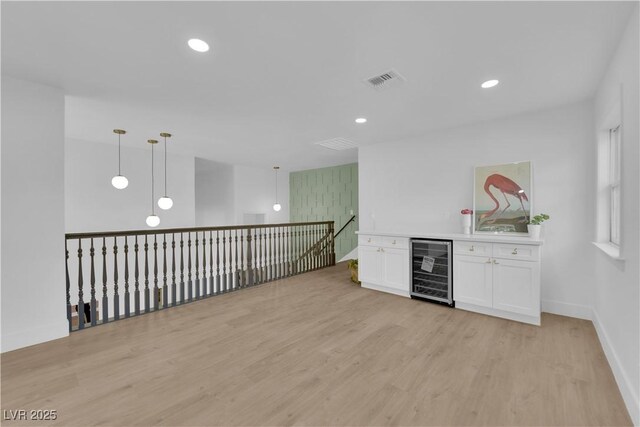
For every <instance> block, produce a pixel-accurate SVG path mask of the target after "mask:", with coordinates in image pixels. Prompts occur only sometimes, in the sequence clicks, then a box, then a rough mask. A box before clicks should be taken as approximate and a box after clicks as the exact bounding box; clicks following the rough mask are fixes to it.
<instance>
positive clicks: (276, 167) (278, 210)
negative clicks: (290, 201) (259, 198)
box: [273, 166, 282, 212]
mask: <svg viewBox="0 0 640 427" xmlns="http://www.w3.org/2000/svg"><path fill="white" fill-rule="evenodd" d="M278 169H280V166H274V167H273V170H275V171H276V202H275V204H274V205H273V210H274V211H276V212H280V209H282V206H280V203H278Z"/></svg>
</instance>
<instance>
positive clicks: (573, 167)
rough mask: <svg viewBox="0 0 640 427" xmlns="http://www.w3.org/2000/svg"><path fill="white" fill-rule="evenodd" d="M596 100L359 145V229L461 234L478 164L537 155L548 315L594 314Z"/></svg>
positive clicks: (535, 201)
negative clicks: (591, 270)
mask: <svg viewBox="0 0 640 427" xmlns="http://www.w3.org/2000/svg"><path fill="white" fill-rule="evenodd" d="M592 123H593V114H592V104H591V103H581V104H576V105H571V106H567V107H563V108H558V109H555V110H549V111H544V112H538V113H533V114H527V115H521V116H516V117H512V118H508V119H503V120H498V121H492V122H486V123H482V124H476V125H472V126H465V127H459V128H455V129H449V130H444V131H440V132H435V133H431V134H428V135H425V136H423V137H421V138H415V139H411V140H406V141H393V142H387V143H381V144H376V145H373V146H367V147H361V148H360V149H359V155H358V157H359V169H360V175H359V182H360V228H361V229H362V230H373V229H375V230H388V231H406V232H412V231H413V232H417V231H424V232H461V227H460V210H461V209H463V208H471V207H472V205H473V172H474V166H476V165H490V164H500V163H507V162H514V161H522V160H531V161H533V182H534V186H533V208H534V210H535V212H536V213H538V212H545V213H548V214H550V215H551V221H549V222H548V223H547V225H545V228H546V230H545V232H546V243H545V245H544V248H543V260H542V263H543V264H542V299H543V309H544V311H550V312H557V313H563V314H567V315H573V316H577V317H583V318H590V316H591V308H590V307H591V300H590V293H591V291H592V288H591V287H590V283H592V281H591V278H590V273H589V271H588V269H587V268H585V266H586V265H589V263H590V262H591V255H592V254H591V250H590V248H591V244H590V241H591V240H590V239H591V229H592V226H591V225H592V217H593V215H592V213H591V210H592V206H591V203H590V200H591V199H590V195H589V194H590V191H591V190H592V188H591V178H590V177H591V174H592V170H593V169H592V164H593V161H594V155H593V150H591V146H592V144H593V139H594V136H593V131H592Z"/></svg>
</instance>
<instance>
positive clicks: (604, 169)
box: [593, 103, 624, 261]
mask: <svg viewBox="0 0 640 427" xmlns="http://www.w3.org/2000/svg"><path fill="white" fill-rule="evenodd" d="M623 131H624V128H623V124H622V120H621V106H620V103H615V104H614V107H613V108H612V109H610V112H609V114H607V115H606V117H605V120H603V121H602V123H600V126H598V137H597V157H596V161H597V177H596V179H597V185H596V236H595V237H596V240H595V241H594V242H593V244H594V245H595V246H596V247H597V248H599V249H600V250H602V251H603V252H604V253H605V254H607V255H608V256H610V257H611V258H613V259H615V260H619V261H623V258H622V250H623V247H624V233H623V224H624V223H623V220H622V219H623V209H622V207H623V204H624V201H623V189H624V182H623V171H622V169H623V164H622V158H623V156H622V154H623V153H622V151H623V147H624V144H623V141H624V133H623Z"/></svg>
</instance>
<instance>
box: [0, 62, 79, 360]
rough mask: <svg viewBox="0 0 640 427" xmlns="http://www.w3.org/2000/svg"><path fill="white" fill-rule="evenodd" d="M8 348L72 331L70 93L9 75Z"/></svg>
mask: <svg viewBox="0 0 640 427" xmlns="http://www.w3.org/2000/svg"><path fill="white" fill-rule="evenodd" d="M1 150H2V223H1V229H2V251H1V252H2V273H1V277H2V292H1V294H2V302H1V304H2V344H1V350H2V351H3V352H5V351H9V350H13V349H16V348H20V347H25V346H28V345H32V344H36V343H39V342H44V341H49V340H52V339H56V338H61V337H64V336H66V335H67V334H68V332H67V331H68V326H67V325H68V324H67V319H66V309H65V307H66V301H65V293H64V286H65V271H64V262H63V260H64V232H65V230H64V95H63V93H62V92H61V91H59V90H57V89H54V88H51V87H47V86H43V85H39V84H35V83H31V82H26V81H21V80H16V79H13V78H10V77H7V76H5V75H3V76H2V148H1Z"/></svg>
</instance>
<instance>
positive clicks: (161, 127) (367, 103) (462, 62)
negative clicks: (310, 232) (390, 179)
mask: <svg viewBox="0 0 640 427" xmlns="http://www.w3.org/2000/svg"><path fill="white" fill-rule="evenodd" d="M633 7H634V3H633V2H448V3H447V2H2V72H3V73H7V74H10V75H13V76H16V77H20V78H24V79H27V80H33V81H38V82H42V83H45V84H49V85H53V86H57V87H60V88H63V89H64V91H65V92H66V93H67V94H68V99H67V128H66V132H67V136H68V137H69V138H74V139H80V140H87V141H99V142H112V143H113V142H114V141H115V139H114V137H113V134H112V133H111V130H112V129H113V128H116V127H121V128H124V129H127V130H128V131H129V135H127V137H126V138H125V139H124V140H123V143H124V144H128V145H132V146H133V145H136V146H139V147H144V146H145V141H146V139H148V138H149V137H155V136H157V134H158V133H159V132H160V131H170V132H172V133H173V134H174V135H175V138H173V143H174V147H175V149H176V150H180V151H183V152H185V153H192V154H195V155H198V156H201V157H205V158H209V159H213V160H218V161H223V162H230V163H239V164H247V165H258V166H264V167H270V166H272V165H274V164H279V165H281V166H282V167H283V168H284V169H288V170H298V169H307V168H312V167H320V166H327V165H333V164H340V163H347V162H350V161H355V160H356V159H357V153H356V150H347V151H341V152H334V151H331V150H328V149H326V148H322V147H316V146H314V145H313V143H314V142H316V141H321V140H326V139H330V138H334V137H345V138H349V139H351V140H353V141H355V142H356V143H358V144H359V145H367V144H372V143H376V142H381V141H392V140H398V139H401V138H405V137H410V136H416V135H420V134H421V133H424V132H426V131H429V130H433V129H437V128H443V127H451V126H457V125H461V124H466V123H471V122H477V121H481V120H487V119H493V118H497V117H502V116H507V115H514V114H518V113H522V112H525V111H531V110H539V109H543V108H548V107H551V106H555V105H560V104H566V103H570V102H574V101H578V100H582V99H586V98H588V97H591V96H592V95H593V92H594V88H595V87H596V85H597V83H598V82H599V79H600V78H601V76H602V74H603V72H604V69H605V66H606V63H607V61H608V60H609V58H610V57H611V56H612V54H613V50H614V49H615V47H616V45H617V41H618V40H619V38H620V36H621V33H622V30H623V29H624V26H625V23H626V20H627V18H628V16H629V13H630V12H631V10H632V9H633ZM192 37H197V38H201V39H204V40H206V41H207V42H209V44H210V45H211V46H212V49H211V51H210V52H209V53H207V54H198V53H196V52H194V51H192V50H190V49H189V48H188V47H187V45H186V41H187V39H189V38H192ZM391 68H395V69H396V70H398V71H399V72H400V73H401V74H403V75H404V76H405V77H406V78H407V82H406V83H404V84H403V85H401V86H399V87H396V88H393V89H389V90H387V91H382V92H377V91H375V90H373V89H371V88H369V87H367V86H366V85H365V84H363V82H362V80H363V79H365V78H368V77H371V76H373V75H376V74H380V73H383V72H385V71H388V70H389V69H391ZM490 78H497V79H499V80H500V82H501V83H500V85H499V86H497V87H496V88H494V89H488V90H484V89H481V88H480V83H482V82H483V81H485V80H488V79H490ZM361 116H362V117H367V118H368V119H369V121H368V122H367V123H366V124H364V125H357V124H355V123H354V119H355V118H356V117H361Z"/></svg>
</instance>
